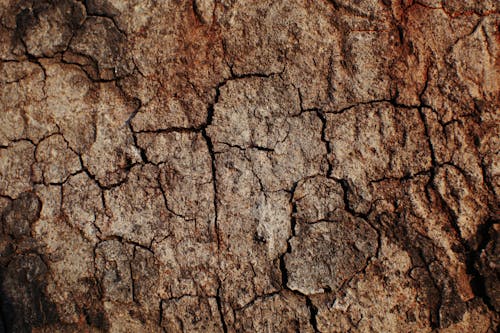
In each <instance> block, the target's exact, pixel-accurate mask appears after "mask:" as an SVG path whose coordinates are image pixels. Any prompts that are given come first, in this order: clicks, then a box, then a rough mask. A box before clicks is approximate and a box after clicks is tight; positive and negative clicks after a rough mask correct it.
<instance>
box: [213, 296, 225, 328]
mask: <svg viewBox="0 0 500 333" xmlns="http://www.w3.org/2000/svg"><path fill="white" fill-rule="evenodd" d="M220 289H221V288H220V286H219V288H217V295H216V296H215V300H216V302H217V309H218V310H219V316H220V322H221V324H222V331H223V332H224V333H227V324H226V319H225V317H224V309H223V308H222V299H221V296H220Z"/></svg>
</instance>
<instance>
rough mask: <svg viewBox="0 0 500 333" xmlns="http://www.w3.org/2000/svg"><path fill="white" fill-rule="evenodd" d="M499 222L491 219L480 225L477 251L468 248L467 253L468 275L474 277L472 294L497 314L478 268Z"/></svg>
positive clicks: (471, 283)
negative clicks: (493, 229)
mask: <svg viewBox="0 0 500 333" xmlns="http://www.w3.org/2000/svg"><path fill="white" fill-rule="evenodd" d="M498 222H499V221H495V220H493V219H490V220H488V221H486V223H484V224H482V225H480V226H479V228H478V231H477V234H476V239H477V241H478V246H477V249H475V250H474V249H471V248H468V249H467V252H466V267H467V274H469V275H470V276H471V277H472V278H471V281H470V285H471V288H472V292H473V293H474V295H475V296H476V297H478V298H480V299H481V300H482V301H483V302H484V304H485V305H486V306H487V307H488V309H489V310H491V311H493V312H496V310H495V307H494V306H493V304H492V301H491V298H490V296H489V295H488V293H487V290H486V281H485V278H484V276H483V275H482V274H481V272H480V271H479V269H478V267H479V263H480V262H481V254H482V253H483V250H485V249H486V246H487V245H488V243H489V242H490V241H491V236H492V235H491V234H490V231H491V230H492V228H493V225H494V224H497V223H498Z"/></svg>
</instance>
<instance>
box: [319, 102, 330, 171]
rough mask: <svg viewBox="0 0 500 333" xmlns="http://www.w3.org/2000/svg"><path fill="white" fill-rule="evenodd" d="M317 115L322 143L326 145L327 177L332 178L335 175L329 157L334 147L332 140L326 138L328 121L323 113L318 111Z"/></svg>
mask: <svg viewBox="0 0 500 333" xmlns="http://www.w3.org/2000/svg"><path fill="white" fill-rule="evenodd" d="M316 114H317V115H318V118H319V119H320V120H321V141H322V142H323V143H324V144H325V148H326V162H327V163H328V169H327V171H326V176H327V177H331V176H332V173H333V166H332V163H331V162H330V159H329V156H330V154H331V153H332V146H331V142H330V140H328V139H327V138H326V127H327V120H326V116H325V114H324V112H323V111H321V110H317V111H316Z"/></svg>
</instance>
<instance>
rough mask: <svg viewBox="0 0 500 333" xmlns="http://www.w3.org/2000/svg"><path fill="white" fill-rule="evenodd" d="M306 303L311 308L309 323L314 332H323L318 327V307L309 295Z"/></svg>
mask: <svg viewBox="0 0 500 333" xmlns="http://www.w3.org/2000/svg"><path fill="white" fill-rule="evenodd" d="M306 305H307V308H308V309H309V323H310V324H311V326H312V328H313V330H314V332H321V331H320V330H319V329H318V321H317V319H316V317H317V315H318V308H317V307H316V306H314V304H313V303H312V301H311V299H310V298H309V297H306Z"/></svg>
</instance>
